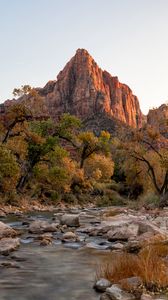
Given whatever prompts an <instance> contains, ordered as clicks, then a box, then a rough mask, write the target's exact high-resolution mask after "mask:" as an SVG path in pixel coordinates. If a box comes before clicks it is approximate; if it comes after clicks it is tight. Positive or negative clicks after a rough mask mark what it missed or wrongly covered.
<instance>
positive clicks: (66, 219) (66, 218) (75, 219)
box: [60, 214, 80, 227]
mask: <svg viewBox="0 0 168 300" xmlns="http://www.w3.org/2000/svg"><path fill="white" fill-rule="evenodd" d="M60 223H61V225H67V226H69V227H79V226H80V224H79V215H73V214H64V215H63V216H62V217H61V220H60Z"/></svg>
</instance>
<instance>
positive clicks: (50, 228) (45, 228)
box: [29, 220, 59, 234]
mask: <svg viewBox="0 0 168 300" xmlns="http://www.w3.org/2000/svg"><path fill="white" fill-rule="evenodd" d="M58 228H59V224H58V223H51V224H50V223H49V222H47V221H41V220H36V221H33V222H32V223H31V224H30V226H29V232H30V233H38V234H39V233H44V232H55V231H57V230H58Z"/></svg>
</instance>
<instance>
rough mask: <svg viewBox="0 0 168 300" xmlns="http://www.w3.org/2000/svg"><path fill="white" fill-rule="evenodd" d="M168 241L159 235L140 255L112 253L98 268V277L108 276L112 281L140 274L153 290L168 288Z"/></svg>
mask: <svg viewBox="0 0 168 300" xmlns="http://www.w3.org/2000/svg"><path fill="white" fill-rule="evenodd" d="M167 255H168V242H167V241H165V240H164V237H158V238H157V239H155V240H151V241H150V242H148V243H147V244H146V245H145V246H144V247H143V248H142V249H141V251H140V252H139V254H138V255H135V254H128V253H125V252H124V253H114V254H113V253H112V254H111V255H110V256H109V257H108V258H107V259H106V260H105V261H104V263H103V264H102V265H101V266H100V267H99V268H98V270H97V278H101V277H103V278H107V279H108V280H110V281H111V282H112V283H118V282H119V281H120V280H122V279H126V278H129V277H133V276H138V277H140V278H141V279H142V282H143V286H144V288H145V289H146V290H148V291H151V292H166V291H167V290H168V276H167V274H168V261H167V259H166V256H167Z"/></svg>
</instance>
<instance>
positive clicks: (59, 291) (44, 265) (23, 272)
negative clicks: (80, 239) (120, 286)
mask: <svg viewBox="0 0 168 300" xmlns="http://www.w3.org/2000/svg"><path fill="white" fill-rule="evenodd" d="M17 254H18V255H21V256H24V257H26V261H24V262H21V268H20V269H3V270H2V272H1V273H0V300H14V299H16V300H29V299H31V300H66V299H68V300H78V299H80V300H86V299H89V300H97V299H98V298H99V296H98V294H96V292H95V291H94V290H93V289H92V286H93V283H94V276H95V269H96V264H97V263H98V261H100V259H101V257H102V254H101V255H99V254H98V253H97V252H95V251H94V250H90V251H89V249H81V250H74V249H69V248H65V247H63V246H62V245H57V246H56V247H55V246H52V247H51V246H50V247H45V248H44V247H40V246H37V245H34V244H27V245H24V244H23V245H22V246H21V248H20V250H19V251H18V252H17ZM95 254H96V255H95Z"/></svg>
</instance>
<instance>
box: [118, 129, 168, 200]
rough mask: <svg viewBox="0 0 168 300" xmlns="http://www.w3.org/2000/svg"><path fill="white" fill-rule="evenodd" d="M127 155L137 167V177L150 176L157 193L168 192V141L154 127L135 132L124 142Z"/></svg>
mask: <svg viewBox="0 0 168 300" xmlns="http://www.w3.org/2000/svg"><path fill="white" fill-rule="evenodd" d="M123 147H124V150H125V155H126V157H127V158H128V159H131V161H132V166H133V168H134V169H136V172H135V174H134V176H135V177H138V176H140V177H141V178H144V180H146V179H147V178H149V180H150V182H151V184H152V186H153V188H154V189H155V191H156V193H158V194H159V195H163V194H165V193H167V192H168V142H167V140H166V139H164V138H163V137H162V136H161V135H160V134H159V133H158V132H156V131H154V129H152V128H150V127H147V128H145V129H142V130H141V131H139V132H135V133H134V135H133V137H132V138H131V139H130V140H129V141H127V142H124V143H123Z"/></svg>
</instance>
